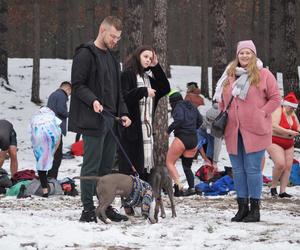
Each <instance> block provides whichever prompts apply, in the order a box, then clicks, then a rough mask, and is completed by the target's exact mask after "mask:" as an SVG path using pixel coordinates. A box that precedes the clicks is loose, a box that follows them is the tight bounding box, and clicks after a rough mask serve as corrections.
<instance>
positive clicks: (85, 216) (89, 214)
mask: <svg viewBox="0 0 300 250" xmlns="http://www.w3.org/2000/svg"><path fill="white" fill-rule="evenodd" d="M79 221H80V222H95V223H97V217H96V214H95V210H83V211H82V213H81V216H80V219H79Z"/></svg>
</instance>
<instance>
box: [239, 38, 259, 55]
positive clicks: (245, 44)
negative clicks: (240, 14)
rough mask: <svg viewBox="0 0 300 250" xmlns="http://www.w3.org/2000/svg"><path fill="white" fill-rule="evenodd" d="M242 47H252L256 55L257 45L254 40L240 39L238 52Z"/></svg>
mask: <svg viewBox="0 0 300 250" xmlns="http://www.w3.org/2000/svg"><path fill="white" fill-rule="evenodd" d="M242 49H251V50H252V51H253V53H254V54H255V55H256V47H255V45H254V43H253V41H252V40H245V41H239V42H238V45H237V48H236V54H238V53H239V52H240V51H241V50H242Z"/></svg>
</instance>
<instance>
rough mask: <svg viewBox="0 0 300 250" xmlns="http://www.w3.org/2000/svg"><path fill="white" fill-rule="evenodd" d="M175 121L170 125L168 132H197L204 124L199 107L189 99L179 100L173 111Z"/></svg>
mask: <svg viewBox="0 0 300 250" xmlns="http://www.w3.org/2000/svg"><path fill="white" fill-rule="evenodd" d="M171 115H172V117H173V119H174V121H173V123H172V124H171V125H170V126H169V127H168V131H167V132H168V134H170V133H171V132H172V131H173V130H174V134H176V133H178V132H184V133H196V129H198V128H199V127H200V126H201V124H202V116H201V114H200V112H199V111H198V109H197V108H196V107H195V106H194V105H193V104H192V103H191V102H189V101H183V100H182V101H179V102H178V103H176V106H175V107H174V109H173V110H172V113H171Z"/></svg>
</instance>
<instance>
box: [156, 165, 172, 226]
mask: <svg viewBox="0 0 300 250" xmlns="http://www.w3.org/2000/svg"><path fill="white" fill-rule="evenodd" d="M150 184H151V186H152V190H153V195H154V197H155V203H156V204H155V212H154V219H155V220H156V221H158V213H159V208H160V216H161V217H162V218H165V217H166V212H165V208H164V204H163V202H162V198H161V191H162V189H164V190H165V191H166V192H167V194H168V196H169V199H170V202H171V209H172V217H173V218H174V217H176V211H175V203H174V194H173V186H172V179H171V177H170V176H169V174H168V170H167V168H166V167H165V166H155V167H154V168H152V169H151V174H150Z"/></svg>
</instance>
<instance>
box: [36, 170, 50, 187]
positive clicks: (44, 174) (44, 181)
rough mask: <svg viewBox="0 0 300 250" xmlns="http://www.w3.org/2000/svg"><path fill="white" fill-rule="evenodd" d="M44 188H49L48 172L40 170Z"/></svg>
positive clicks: (39, 173)
mask: <svg viewBox="0 0 300 250" xmlns="http://www.w3.org/2000/svg"><path fill="white" fill-rule="evenodd" d="M38 175H39V177H40V182H41V186H42V188H48V180H47V171H40V170H38Z"/></svg>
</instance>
